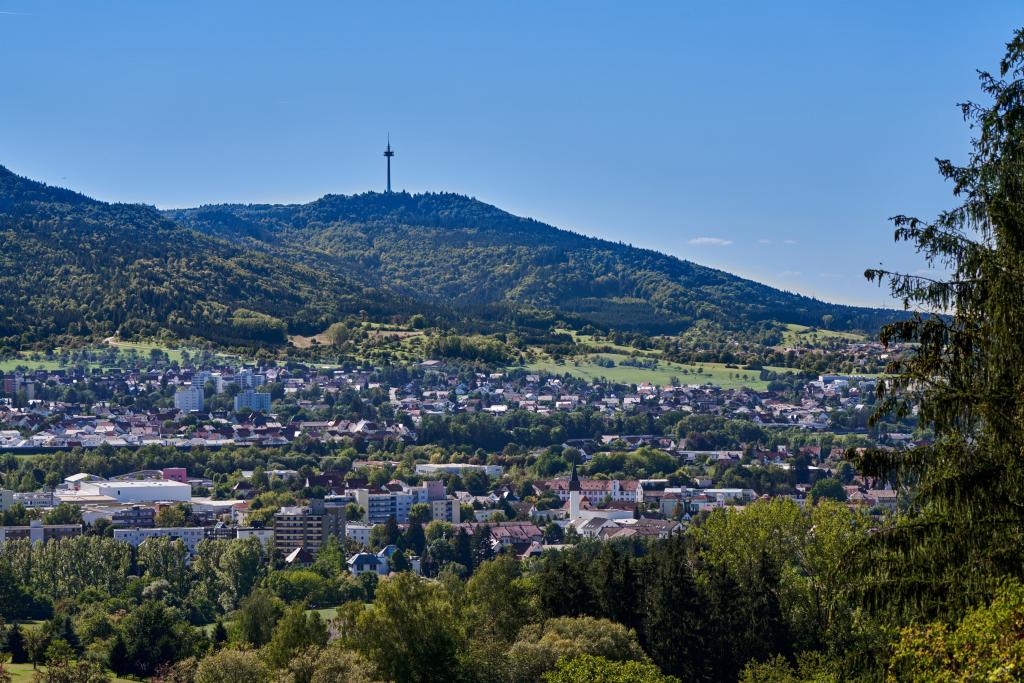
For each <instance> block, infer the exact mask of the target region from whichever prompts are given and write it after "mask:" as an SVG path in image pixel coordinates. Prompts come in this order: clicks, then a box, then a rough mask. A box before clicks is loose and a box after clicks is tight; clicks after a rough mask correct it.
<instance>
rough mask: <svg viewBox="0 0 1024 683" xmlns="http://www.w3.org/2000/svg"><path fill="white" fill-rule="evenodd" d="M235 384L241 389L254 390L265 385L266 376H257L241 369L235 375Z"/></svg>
mask: <svg viewBox="0 0 1024 683" xmlns="http://www.w3.org/2000/svg"><path fill="white" fill-rule="evenodd" d="M235 383H236V384H238V386H239V387H241V388H242V389H255V388H256V387H261V386H263V385H264V384H266V383H267V376H266V375H261V374H257V373H255V372H253V371H252V370H250V369H249V368H243V369H241V370H239V371H238V373H237V374H235Z"/></svg>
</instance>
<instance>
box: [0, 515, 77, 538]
mask: <svg viewBox="0 0 1024 683" xmlns="http://www.w3.org/2000/svg"><path fill="white" fill-rule="evenodd" d="M81 535H82V525H81V524H43V522H42V521H41V520H38V519H33V520H32V521H31V522H29V525H28V526H0V543H4V542H6V541H20V540H29V541H31V542H32V543H47V542H49V541H54V540H57V539H61V538H72V537H74V536H81Z"/></svg>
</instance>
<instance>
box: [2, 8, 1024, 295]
mask: <svg viewBox="0 0 1024 683" xmlns="http://www.w3.org/2000/svg"><path fill="white" fill-rule="evenodd" d="M1020 25H1024V3H1021V2H1020V0H1016V1H1014V2H995V1H991V2H988V1H976V2H964V1H963V0H960V1H959V2H945V1H941V0H936V1H929V2H924V1H920V2H898V1H893V0H888V1H885V2H873V1H861V2H821V0H818V1H815V2H760V1H758V2H754V1H751V2H745V3H741V2H700V3H698V2H690V1H688V0H674V1H672V2H621V1H613V2H600V1H595V0H586V1H581V2H557V3H551V2H539V1H538V2H526V1H522V2H520V1H517V2H511V1H506V2H499V1H497V0H492V1H485V2H480V1H478V2H449V1H445V2H437V3H426V2H408V3H406V2H372V3H371V2H364V3H342V2H282V1H278V2H260V1H256V0H244V1H227V0H216V1H213V0H202V1H196V2H156V1H149V0H127V1H114V0H107V1H104V2H83V1H82V0H69V1H56V0H52V1H51V0H0V164H3V165H5V166H7V167H8V168H10V169H11V170H13V171H15V172H17V173H20V174H22V175H27V176H29V177H32V178H35V179H38V180H43V181H46V182H48V183H51V184H56V185H62V186H66V187H71V188H73V189H76V190H79V191H82V192H85V193H86V194H89V195H92V196H95V197H97V198H100V199H105V200H111V201H131V202H145V203H148V204H155V205H157V206H160V207H181V206H192V205H197V204H201V203H211V202H226V201H230V202H299V201H308V200H312V199H315V198H316V197H318V196H320V195H323V194H325V193H328V192H333V193H353V192H361V191H364V190H368V189H377V190H380V189H383V185H384V159H383V157H382V156H381V153H382V151H383V147H384V143H385V137H386V135H387V134H388V132H389V131H390V133H391V140H392V143H393V145H394V147H395V149H396V150H397V156H396V157H395V159H394V167H393V172H394V185H395V188H396V189H407V190H409V191H426V190H433V191H441V190H446V191H454V192H460V193H465V194H469V195H472V196H475V197H477V198H479V199H482V200H484V201H487V202H490V203H493V204H496V205H497V206H499V207H501V208H504V209H506V210H509V211H512V212H514V213H517V214H521V215H527V216H532V217H535V218H538V219H541V220H544V221H547V222H549V223H552V224H554V225H557V226H560V227H566V228H571V229H573V230H576V231H579V232H582V233H586V234H590V235H596V236H600V237H604V238H608V239H612V240H619V241H623V242H628V243H631V244H634V245H638V246H644V247H650V248H654V249H658V250H660V251H664V252H668V253H671V254H675V255H678V256H681V257H685V258H688V259H692V260H694V261H696V262H698V263H704V264H708V265H712V266H717V267H720V268H723V269H726V270H729V271H732V272H735V273H738V274H741V275H745V276H748V277H752V278H755V279H757V280H761V281H764V282H768V283H770V284H773V285H776V286H779V287H782V288H785V289H790V290H794V291H799V292H803V293H807V294H814V295H816V296H818V297H820V298H824V299H829V300H834V301H841V302H846V303H858V304H869V305H878V304H883V303H886V302H887V301H888V299H887V297H886V296H885V293H884V292H881V291H879V290H878V289H877V287H875V286H873V285H869V284H867V283H865V282H864V280H863V277H862V273H863V271H864V269H865V267H868V266H872V265H877V264H878V263H879V262H882V263H884V264H885V265H886V266H887V267H893V268H902V269H909V270H916V269H918V268H920V267H921V265H922V264H921V262H920V261H919V259H918V258H917V257H916V256H915V255H914V254H913V252H912V250H910V248H909V247H906V246H896V245H894V244H893V242H892V229H891V227H890V225H889V224H888V223H887V218H888V217H889V216H891V215H893V214H895V213H917V214H922V215H925V216H929V215H932V214H934V213H935V212H936V211H937V210H939V209H941V208H944V207H947V206H949V205H950V204H951V201H952V199H951V195H950V193H949V188H948V187H947V186H946V185H945V184H944V183H943V182H942V180H941V179H940V178H939V177H938V175H937V174H936V172H935V165H934V161H933V159H934V158H935V157H937V156H938V157H950V158H953V159H963V158H964V157H965V155H966V153H967V150H968V143H969V131H968V129H967V128H966V126H965V125H964V124H963V122H962V121H961V119H960V115H959V112H958V110H957V109H956V107H955V104H956V103H957V102H959V101H962V100H964V99H969V98H974V97H976V96H977V93H978V90H977V79H976V75H975V69H977V68H989V69H994V68H995V67H996V65H997V63H998V59H999V57H1000V56H1001V54H1002V49H1003V45H1004V44H1005V42H1006V41H1007V40H1008V39H1009V38H1010V35H1011V33H1012V31H1013V29H1014V28H1015V27H1017V26H1020Z"/></svg>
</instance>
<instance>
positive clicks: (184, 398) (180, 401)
mask: <svg viewBox="0 0 1024 683" xmlns="http://www.w3.org/2000/svg"><path fill="white" fill-rule="evenodd" d="M203 398H204V397H203V387H202V385H201V384H200V385H196V384H192V385H190V386H187V387H182V388H181V389H178V390H177V391H176V392H174V407H175V408H176V409H178V410H180V411H181V412H183V413H198V412H200V411H202V409H203Z"/></svg>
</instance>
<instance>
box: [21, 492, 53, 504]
mask: <svg viewBox="0 0 1024 683" xmlns="http://www.w3.org/2000/svg"><path fill="white" fill-rule="evenodd" d="M14 502H15V503H21V504H22V505H24V506H25V507H27V508H52V507H54V506H55V505H57V498H56V496H54V495H53V491H28V492H26V493H15V494H14Z"/></svg>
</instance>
